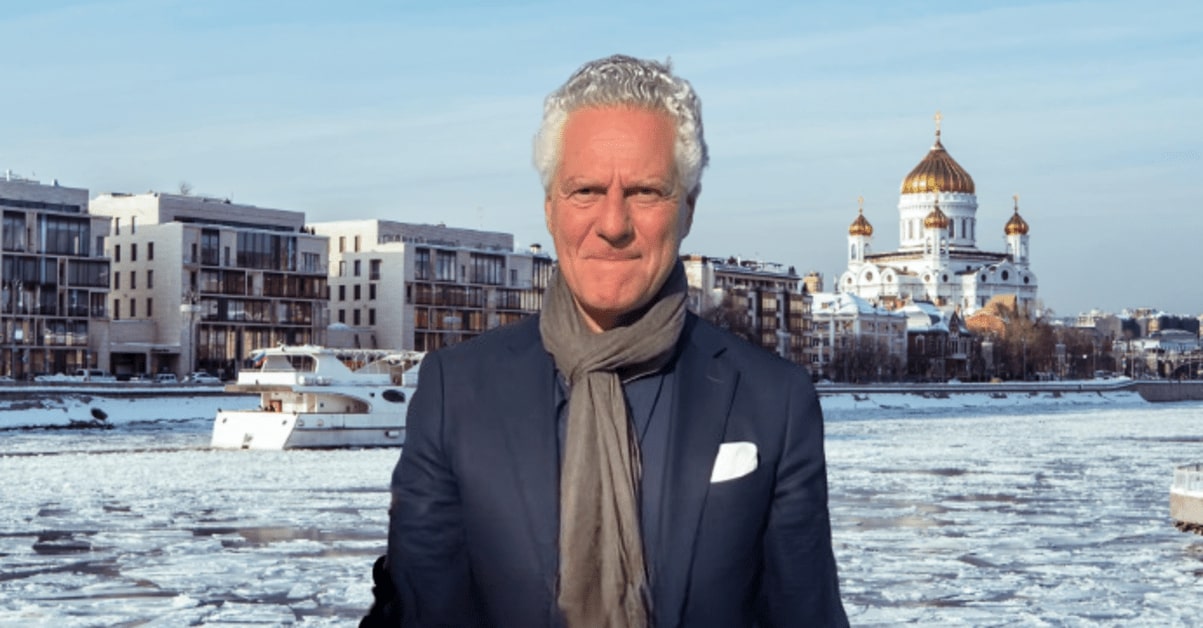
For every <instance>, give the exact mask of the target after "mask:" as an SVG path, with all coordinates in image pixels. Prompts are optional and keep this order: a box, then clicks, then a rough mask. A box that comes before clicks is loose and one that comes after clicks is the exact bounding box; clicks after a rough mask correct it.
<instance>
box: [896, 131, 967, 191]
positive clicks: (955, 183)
mask: <svg viewBox="0 0 1203 628" xmlns="http://www.w3.org/2000/svg"><path fill="white" fill-rule="evenodd" d="M941 119H942V118H941V116H940V114H939V112H937V113H936V143H935V144H933V145H932V147H931V150H930V151H928V152H927V156H925V157H924V158H923V161H920V162H919V165H917V166H915V168H914V170H911V173H910V174H908V175H906V178H905V179H903V180H902V193H903V194H922V193H925V192H934V191H936V190H942V191H944V192H962V193H965V194H973V190H974V187H973V177H971V176H969V173H968V172H966V171H965V169H964V168H962V167H961V164H958V163H957V162H956V160H955V159H953V158H952V156H951V155H949V154H948V151H946V150H944V145H943V144H941V143H940V120H941Z"/></svg>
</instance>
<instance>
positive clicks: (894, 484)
mask: <svg viewBox="0 0 1203 628" xmlns="http://www.w3.org/2000/svg"><path fill="white" fill-rule="evenodd" d="M903 401H908V402H909V403H911V404H912V405H911V406H908V407H905V408H897V407H891V406H892V405H893V404H891V403H884V404H881V403H878V404H876V405H875V406H874V407H868V406H864V405H862V406H857V405H856V403H858V402H856V401H855V400H853V401H846V402H835V401H832V400H831V399H825V400H824V404H825V408H826V409H827V410H826V411H827V427H826V430H827V456H828V476H829V481H830V491H831V515H832V523H833V538H834V543H835V551H836V557H837V560H838V562H839V565H840V575H841V582H842V591H843V596H844V600H845V604H846V606H847V609H848V612H849V615H850V619H851V620H852V623H853V625H857V626H894V625H899V624H917V625H972V626H996V625H997V626H1001V625H1034V626H1041V625H1047V626H1062V625H1083V626H1084V625H1092V626H1093V625H1110V626H1132V625H1142V626H1167V625H1169V626H1174V625H1182V626H1186V625H1192V624H1195V623H1196V621H1197V620H1196V618H1198V617H1203V537H1199V536H1194V535H1188V534H1183V533H1180V532H1178V531H1177V530H1175V529H1174V528H1173V526H1172V525H1171V524H1170V522H1169V519H1168V490H1169V483H1170V481H1171V476H1172V469H1173V467H1174V465H1176V464H1182V463H1186V462H1194V461H1199V460H1203V404H1197V403H1182V404H1148V403H1143V402H1140V401H1139V400H1136V399H1113V400H1110V401H1109V402H1108V403H1089V404H1077V403H1061V402H1060V401H1057V400H1055V399H1054V400H1052V402H1050V403H1032V404H1027V405H1018V406H1014V407H1012V406H1007V405H1003V404H999V403H992V405H990V404H987V405H986V406H982V407H974V408H963V407H962V408H950V407H945V406H941V405H940V404H942V403H944V401H943V400H941V399H924V398H922V397H919V398H918V400H916V399H910V400H903ZM996 401H997V400H996ZM860 403H863V402H860ZM209 427H210V422H209V420H208V419H197V420H183V421H173V422H146V421H137V422H130V423H125V424H123V425H119V426H118V427H117V428H116V429H112V430H99V431H97V430H86V431H64V430H9V431H4V432H0V478H3V482H2V483H0V503H3V504H4V507H3V508H0V625H20V626H37V625H45V626H108V625H119V624H120V625H150V626H177V625H201V624H204V625H272V626H275V625H306V626H310V625H314V626H323V625H331V626H333V625H353V624H354V622H355V621H357V619H358V618H359V617H360V616H361V615H362V614H363V612H364V611H365V610H366V609H367V607H368V606H369V605H370V603H371V580H370V573H371V565H372V562H373V560H375V558H376V556H378V555H379V554H380V553H381V552H382V551H383V550H384V546H385V533H386V526H387V519H388V515H387V507H388V499H389V497H388V490H387V485H388V479H389V474H390V473H391V471H392V467H393V464H394V463H395V461H396V458H397V455H398V451H397V450H360V451H348V450H343V451H289V452H270V451H213V450H209V449H208V448H207V443H208V437H209Z"/></svg>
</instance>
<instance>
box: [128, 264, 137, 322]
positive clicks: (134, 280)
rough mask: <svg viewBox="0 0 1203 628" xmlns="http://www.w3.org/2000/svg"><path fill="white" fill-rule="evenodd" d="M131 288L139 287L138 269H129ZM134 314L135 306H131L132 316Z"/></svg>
mask: <svg viewBox="0 0 1203 628" xmlns="http://www.w3.org/2000/svg"><path fill="white" fill-rule="evenodd" d="M129 289H130V290H137V289H138V271H136V270H131V271H129ZM133 315H134V314H133V308H132V307H131V308H130V316H133Z"/></svg>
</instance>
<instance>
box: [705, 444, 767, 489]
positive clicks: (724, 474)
mask: <svg viewBox="0 0 1203 628" xmlns="http://www.w3.org/2000/svg"><path fill="white" fill-rule="evenodd" d="M759 462H760V456H759V454H757V453H756V444H755V443H749V442H747V441H740V442H737V443H723V444H722V445H720V446H719V448H718V455H717V456H715V458H714V470H713V471H711V472H710V483H711V484H713V483H715V482H726V481H727V480H734V479H735V478H740V477H743V476H745V475H747V474H749V473H751V472H753V471H755V470H756V465H757V464H758V463H759Z"/></svg>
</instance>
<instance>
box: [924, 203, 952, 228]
mask: <svg viewBox="0 0 1203 628" xmlns="http://www.w3.org/2000/svg"><path fill="white" fill-rule="evenodd" d="M948 224H949V221H948V215H947V214H945V213H944V212H943V211H941V210H940V205H939V204H938V203H937V204H936V206H935V207H933V208H932V210H931V211H930V212H929V213H928V214H927V217H926V218H924V219H923V226H924V227H927V228H928V229H947V228H948Z"/></svg>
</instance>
